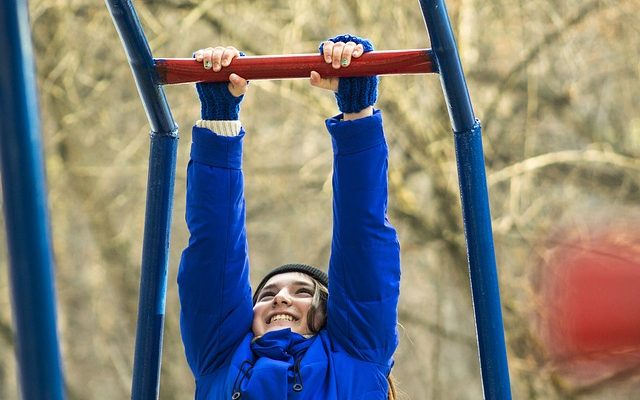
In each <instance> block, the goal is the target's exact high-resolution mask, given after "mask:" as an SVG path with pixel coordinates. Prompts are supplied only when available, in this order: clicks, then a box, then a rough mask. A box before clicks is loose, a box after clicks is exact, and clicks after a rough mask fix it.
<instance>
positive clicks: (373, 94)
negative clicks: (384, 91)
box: [320, 34, 378, 113]
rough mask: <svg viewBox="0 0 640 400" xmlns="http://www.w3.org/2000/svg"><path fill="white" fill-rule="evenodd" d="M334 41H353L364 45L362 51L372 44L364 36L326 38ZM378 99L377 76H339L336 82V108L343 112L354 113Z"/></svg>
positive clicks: (345, 35)
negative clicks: (338, 80)
mask: <svg viewBox="0 0 640 400" xmlns="http://www.w3.org/2000/svg"><path fill="white" fill-rule="evenodd" d="M328 40H330V41H332V42H334V43H336V42H343V43H347V42H354V43H356V44H361V45H362V47H364V52H365V53H368V52H370V51H372V50H373V44H372V43H371V42H370V41H369V40H367V39H364V38H361V37H358V36H354V35H350V34H344V35H338V36H336V37H334V38H331V39H328ZM322 49H323V45H320V54H322ZM377 99H378V77H377V76H365V77H354V78H340V82H339V83H338V91H337V92H336V101H337V102H338V109H340V111H342V112H343V113H356V112H358V111H361V110H363V109H365V108H367V107H369V106H372V105H374V104H375V103H376V100H377Z"/></svg>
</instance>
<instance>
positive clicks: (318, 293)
mask: <svg viewBox="0 0 640 400" xmlns="http://www.w3.org/2000/svg"><path fill="white" fill-rule="evenodd" d="M309 278H311V280H312V281H313V289H314V290H313V298H312V299H311V307H310V308H309V312H308V314H307V324H308V328H309V331H310V332H312V333H318V332H319V331H320V330H321V329H322V328H324V327H325V326H326V325H327V301H328V300H329V288H328V287H326V286H325V285H323V284H322V283H321V282H320V281H318V280H317V279H315V278H313V277H311V276H309ZM318 312H320V313H321V314H320V315H322V319H321V320H320V321H316V316H317V315H318ZM387 382H388V383H389V397H388V400H396V387H395V383H394V381H393V378H392V377H391V374H389V376H388V377H387Z"/></svg>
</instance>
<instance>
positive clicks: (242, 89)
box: [193, 46, 248, 97]
mask: <svg viewBox="0 0 640 400" xmlns="http://www.w3.org/2000/svg"><path fill="white" fill-rule="evenodd" d="M193 55H194V57H195V59H196V61H197V62H201V63H202V66H203V68H204V69H213V71H214V72H219V71H220V70H222V68H224V67H228V66H229V65H230V64H231V61H233V59H235V58H238V57H240V51H238V49H236V48H235V47H233V46H227V47H222V46H218V47H207V48H206V49H200V50H198V51H196V52H195V53H193ZM247 86H248V82H247V80H246V79H243V78H242V77H240V76H238V75H237V74H231V75H229V85H228V88H229V92H230V93H231V94H232V95H233V96H234V97H240V96H242V95H243V94H245V93H246V92H247Z"/></svg>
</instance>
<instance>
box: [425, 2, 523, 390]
mask: <svg viewBox="0 0 640 400" xmlns="http://www.w3.org/2000/svg"><path fill="white" fill-rule="evenodd" d="M420 6H421V8H422V15H423V17H424V20H425V23H426V25H427V29H428V31H429V36H430V38H431V47H432V50H433V52H434V55H435V59H436V63H437V65H438V68H439V71H440V82H441V83H442V88H443V92H444V95H445V100H446V102H447V107H448V109H449V117H450V119H451V125H452V127H453V133H454V139H455V146H456V159H457V163H458V178H459V181H460V196H461V200H462V217H463V224H464V231H465V237H466V241H467V257H468V263H469V274H470V276H471V293H472V299H473V307H474V312H475V320H476V334H477V338H478V350H479V355H480V371H481V374H482V386H483V391H484V398H485V399H499V400H503V399H511V388H510V383H509V367H508V364H507V352H506V347H505V340H504V325H503V322H502V310H501V306H500V289H499V287H498V275H497V272H496V259H495V253H494V249H493V234H492V230H491V214H490V210H489V195H488V191H487V180H486V176H485V168H484V155H483V151H482V131H481V127H480V122H479V121H477V120H476V118H475V116H474V113H473V108H472V106H471V100H470V98H469V91H468V89H467V84H466V81H465V78H464V73H463V71H462V65H461V63H460V57H459V56H458V50H457V47H456V42H455V39H454V36H453V31H452V29H451V23H450V22H449V16H448V14H447V8H446V6H445V4H444V0H420Z"/></svg>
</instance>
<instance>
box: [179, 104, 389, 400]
mask: <svg viewBox="0 0 640 400" xmlns="http://www.w3.org/2000/svg"><path fill="white" fill-rule="evenodd" d="M326 125H327V128H328V130H329V133H330V134H331V138H332V143H333V151H334V166H333V168H334V174H333V211H334V217H333V239H332V246H331V259H330V263H329V300H328V304H327V317H328V319H327V326H326V328H324V329H322V330H321V331H320V332H319V333H318V334H317V335H315V336H313V337H311V338H308V339H306V338H304V337H303V336H301V335H299V334H296V333H293V332H291V331H290V330H289V329H285V330H280V331H275V332H269V333H267V334H265V335H264V336H262V337H261V338H259V339H257V340H254V337H253V333H252V332H251V324H252V320H253V307H252V301H251V288H250V282H249V260H248V256H247V239H246V227H245V201H244V195H243V176H242V170H241V167H242V165H241V164H242V161H241V160H242V140H243V136H244V132H243V131H242V132H241V133H240V135H239V136H236V137H224V136H218V135H215V134H214V133H213V132H211V131H209V130H207V129H203V128H198V127H194V128H193V145H192V147H191V161H190V162H189V166H188V170H187V213H186V214H187V215H186V219H187V225H188V227H189V231H190V233H191V237H190V239H189V245H188V247H187V248H186V249H185V250H184V252H183V254H182V260H181V264H180V270H179V272H178V285H179V294H180V302H181V307H182V308H181V315H180V326H181V331H182V340H183V342H184V347H185V352H186V356H187V361H188V363H189V366H190V367H191V370H192V371H193V374H194V377H195V380H196V396H195V397H196V399H215V400H218V399H220V400H222V399H231V398H232V395H233V394H234V393H236V392H238V393H239V395H240V396H241V397H239V398H241V399H251V400H255V399H265V400H281V399H300V400H302V399H318V400H324V399H349V400H359V399H363V400H365V399H366V400H373V399H375V400H383V399H386V398H387V391H388V384H387V376H388V375H389V372H390V371H391V367H392V365H393V360H392V356H393V353H394V351H395V349H396V347H397V344H398V335H397V331H396V322H397V304H398V296H399V288H400V251H399V244H398V239H397V236H396V232H395V230H394V229H393V227H392V226H391V225H390V224H389V221H388V220H387V218H386V209H387V156H388V150H387V145H386V143H385V139H384V132H383V128H382V115H381V113H380V112H379V111H376V112H375V113H374V115H373V116H371V117H367V118H362V119H359V120H355V121H342V120H341V119H339V118H338V117H335V118H331V119H328V120H327V121H326ZM236 396H238V394H236Z"/></svg>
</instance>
